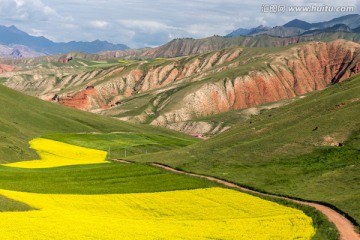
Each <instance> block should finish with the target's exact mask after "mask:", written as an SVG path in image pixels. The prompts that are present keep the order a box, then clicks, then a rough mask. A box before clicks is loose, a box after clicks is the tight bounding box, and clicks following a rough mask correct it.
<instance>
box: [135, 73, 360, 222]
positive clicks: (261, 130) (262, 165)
mask: <svg viewBox="0 0 360 240" xmlns="http://www.w3.org/2000/svg"><path fill="white" fill-rule="evenodd" d="M359 139H360V76H359V75H356V76H354V77H352V78H350V79H349V80H347V81H345V82H343V83H340V84H337V85H333V86H331V87H329V88H327V89H326V90H324V91H322V92H315V93H311V94H309V95H308V96H306V97H305V98H302V99H299V100H297V101H295V102H293V103H290V104H289V105H287V106H285V107H283V108H279V109H273V110H263V111H261V114H260V115H258V116H253V117H252V118H251V119H250V120H246V121H242V122H240V123H238V124H237V125H235V127H233V128H231V129H230V130H228V131H226V132H225V133H223V134H220V135H219V136H217V137H214V138H212V139H210V140H208V141H205V142H201V143H198V144H195V145H193V146H190V147H187V148H184V149H181V150H176V151H172V152H169V153H167V154H161V155H159V154H152V155H151V156H147V158H146V159H142V158H141V157H140V156H138V157H133V158H131V159H133V160H137V161H155V162H161V163H164V164H168V165H171V166H173V167H177V168H181V169H184V170H187V171H192V172H197V173H203V174H208V175H213V176H217V177H220V178H224V179H227V180H230V181H233V182H236V183H239V184H242V185H246V186H250V187H252V188H256V189H260V190H262V191H267V192H272V193H276V194H285V195H290V196H293V197H298V198H303V199H309V200H316V201H321V202H326V203H329V204H332V205H334V206H335V207H337V208H339V209H340V210H342V211H343V212H346V213H347V214H349V215H350V216H351V217H352V218H354V219H355V220H356V221H357V222H358V223H359V222H360V212H359V211H358V210H359V207H360V205H359V203H360V186H359V182H360V181H359V175H358V172H359V170H360V141H359Z"/></svg>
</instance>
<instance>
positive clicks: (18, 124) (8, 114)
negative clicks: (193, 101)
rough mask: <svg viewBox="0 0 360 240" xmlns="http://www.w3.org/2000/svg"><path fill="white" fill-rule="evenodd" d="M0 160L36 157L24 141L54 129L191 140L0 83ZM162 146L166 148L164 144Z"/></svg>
mask: <svg viewBox="0 0 360 240" xmlns="http://www.w3.org/2000/svg"><path fill="white" fill-rule="evenodd" d="M0 104H1V111H0V126H1V128H0V163H5V162H13V161H19V160H24V159H32V158H36V154H35V152H34V151H32V150H31V149H29V144H28V142H29V141H30V140H31V139H33V138H36V137H40V136H42V135H49V134H55V133H56V134H58V133H79V132H104V133H109V132H133V133H139V132H141V133H149V134H155V135H163V136H170V135H171V136H172V137H177V138H181V139H184V141H187V140H189V142H188V144H189V143H192V142H193V141H196V140H194V139H193V138H191V137H188V136H186V135H183V134H179V133H175V132H172V131H168V130H164V129H161V128H155V127H149V126H144V125H134V124H130V123H124V122H121V121H118V120H115V119H111V118H107V117H103V116H99V115H95V114H91V113H87V112H83V111H78V110H75V109H70V108H66V107H63V106H60V105H57V104H52V103H49V102H44V101H41V100H39V99H37V98H33V97H30V96H27V95H24V94H21V93H19V92H16V91H14V90H11V89H9V88H7V87H4V86H1V85H0ZM166 149H169V148H168V147H166Z"/></svg>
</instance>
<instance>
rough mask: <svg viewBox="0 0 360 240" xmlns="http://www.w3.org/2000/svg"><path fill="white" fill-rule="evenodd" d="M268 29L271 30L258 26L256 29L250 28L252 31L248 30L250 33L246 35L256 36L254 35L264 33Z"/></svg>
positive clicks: (268, 28)
mask: <svg viewBox="0 0 360 240" xmlns="http://www.w3.org/2000/svg"><path fill="white" fill-rule="evenodd" d="M270 29H271V28H270V27H266V26H263V25H260V26H258V27H256V28H252V29H251V30H250V32H249V33H248V35H249V36H251V35H256V34H258V33H261V32H266V31H268V30H270Z"/></svg>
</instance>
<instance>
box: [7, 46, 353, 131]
mask: <svg viewBox="0 0 360 240" xmlns="http://www.w3.org/2000/svg"><path fill="white" fill-rule="evenodd" d="M359 53H360V45H359V44H357V43H353V42H347V41H343V40H338V41H334V42H328V43H323V42H311V43H306V44H297V45H294V46H293V47H292V48H288V49H272V50H271V51H270V50H266V49H257V48H249V49H242V48H227V49H223V50H220V51H214V52H211V53H206V54H202V55H197V56H189V57H181V58H175V59H153V60H148V61H133V62H132V63H129V64H127V65H123V64H120V65H117V66H113V67H106V68H94V69H93V70H91V69H89V68H87V67H86V66H85V67H84V68H72V67H71V65H68V64H66V65H62V66H61V67H60V68H58V69H57V68H55V69H52V70H51V72H49V71H50V70H49V68H47V67H39V68H36V69H31V70H29V71H28V72H26V71H25V72H20V73H19V74H17V75H15V76H13V77H11V78H10V79H9V80H8V81H7V82H6V85H8V86H9V87H12V88H15V89H17V90H20V91H24V92H27V93H30V94H32V95H35V96H39V97H41V98H44V99H52V98H53V96H54V95H55V94H58V95H59V98H60V99H59V101H58V102H59V103H60V104H63V105H66V106H69V107H74V108H79V109H82V110H88V111H93V112H101V113H102V114H106V115H110V116H114V117H118V118H120V119H123V120H127V121H136V122H141V123H151V124H154V125H166V126H168V127H171V128H173V129H181V130H182V131H186V132H189V133H194V132H196V131H200V130H201V132H202V133H205V132H210V133H211V132H212V129H210V128H211V127H213V125H211V126H210V125H207V124H204V123H202V121H201V120H197V121H196V122H200V123H199V124H197V123H194V121H193V120H194V119H199V118H201V117H204V116H209V115H213V114H217V113H222V112H227V111H229V110H236V109H242V108H250V107H254V106H257V105H261V104H265V103H269V102H275V101H279V100H284V99H289V98H293V97H296V96H299V95H303V94H305V93H308V92H312V91H318V90H322V89H324V88H326V87H327V86H329V85H330V84H335V83H338V82H341V81H343V80H344V79H346V78H348V77H350V76H352V75H354V74H357V73H359V71H360V57H359ZM30 74H31V75H30ZM90 86H91V88H88V87H90ZM134 107H136V108H137V109H139V110H134ZM219 131H220V130H219Z"/></svg>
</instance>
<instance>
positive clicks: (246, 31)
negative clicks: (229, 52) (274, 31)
mask: <svg viewBox="0 0 360 240" xmlns="http://www.w3.org/2000/svg"><path fill="white" fill-rule="evenodd" d="M269 29H271V28H269V27H264V26H263V25H260V26H258V27H256V28H251V29H246V28H238V29H236V30H235V31H233V32H231V33H229V34H228V35H226V37H238V36H250V35H256V34H258V33H261V32H266V31H268V30H269Z"/></svg>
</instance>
